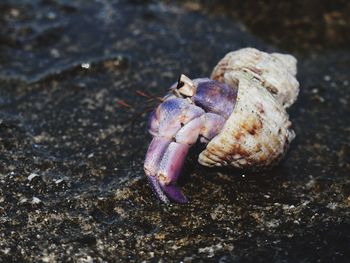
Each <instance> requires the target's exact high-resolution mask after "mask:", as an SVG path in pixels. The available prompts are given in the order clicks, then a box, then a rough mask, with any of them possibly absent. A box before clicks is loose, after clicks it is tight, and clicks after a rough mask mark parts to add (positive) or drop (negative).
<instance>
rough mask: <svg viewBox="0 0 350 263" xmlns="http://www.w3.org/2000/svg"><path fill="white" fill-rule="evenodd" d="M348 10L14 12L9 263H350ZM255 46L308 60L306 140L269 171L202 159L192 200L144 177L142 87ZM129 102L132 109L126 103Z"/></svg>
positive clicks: (267, 6)
mask: <svg viewBox="0 0 350 263" xmlns="http://www.w3.org/2000/svg"><path fill="white" fill-rule="evenodd" d="M349 10H350V9H349V3H348V1H290V2H287V1H285V2H284V1H258V2H257V1H249V0H246V1H235V2H231V1H216V2H215V4H213V2H212V1H184V2H181V4H174V3H173V2H171V1H161V2H158V1H106V0H95V1H85V0H80V1H67V0H34V1H32V0H27V1H25V0H23V1H10V0H5V1H1V3H0V13H1V16H0V260H1V261H2V262H113V261H115V262H120V261H132V262H141V261H143V260H146V261H152V262H158V261H162V262H169V261H175V262H180V261H183V262H201V261H205V262H207V261H212V262H243V261H244V262H245V261H250V262H271V261H272V262H316V261H319V262H331V261H333V262H341V261H343V262H346V261H347V260H348V259H349V257H350V250H349V247H350V215H349V214H350V212H349V207H350V179H349V171H350V159H349V154H350V139H349V138H350V122H349V116H350V107H349V100H350V98H349V90H350V86H349V85H350V78H349V76H350V49H349V47H350V39H349V36H350V34H349V31H350V24H349V16H348V14H349ZM246 46H252V47H256V48H259V49H262V50H265V51H279V52H289V53H292V54H293V55H295V56H296V57H297V58H298V61H299V64H298V72H299V73H298V79H299V80H300V83H301V93H300V96H299V99H298V101H297V103H296V104H295V105H294V106H293V107H292V109H291V111H290V115H291V119H292V121H293V125H294V128H295V130H296V133H297V139H296V140H295V142H294V143H293V145H292V147H291V149H290V151H289V152H288V154H287V156H286V158H285V160H284V161H283V162H282V163H281V164H280V165H279V166H278V167H276V168H275V169H273V170H272V171H269V172H264V173H256V174H245V173H242V172H240V171H232V170H213V169H207V168H205V167H201V166H200V165H198V164H197V163H196V157H195V155H193V156H191V157H190V158H189V161H188V162H187V164H186V166H185V169H184V172H183V174H184V176H183V178H182V180H181V182H180V183H181V185H182V188H183V189H184V192H185V193H186V195H187V196H188V197H189V198H190V199H191V201H190V203H189V204H187V205H176V204H173V205H162V204H160V203H159V202H158V201H157V200H156V198H155V197H154V195H153V194H152V191H151V189H150V187H149V186H148V184H147V181H146V179H145V177H144V173H143V168H142V166H143V158H144V154H145V152H146V149H147V146H148V143H149V141H150V136H149V135H148V134H147V132H146V119H147V109H150V108H152V107H154V106H155V103H149V102H147V100H146V99H145V98H143V97H141V96H138V95H137V94H136V91H137V90H142V91H145V92H147V93H150V94H154V95H163V94H164V93H165V92H166V90H167V88H168V87H169V85H171V84H172V83H173V82H174V81H175V80H176V79H177V76H178V75H179V74H180V73H186V74H187V75H189V76H191V77H199V76H208V75H209V74H210V72H211V69H212V68H213V66H214V65H215V64H216V62H217V61H218V60H219V59H220V58H221V57H222V56H223V55H224V54H225V53H227V52H229V51H231V50H235V49H238V48H241V47H246ZM120 102H125V103H127V104H128V105H130V107H122V106H121V105H120Z"/></svg>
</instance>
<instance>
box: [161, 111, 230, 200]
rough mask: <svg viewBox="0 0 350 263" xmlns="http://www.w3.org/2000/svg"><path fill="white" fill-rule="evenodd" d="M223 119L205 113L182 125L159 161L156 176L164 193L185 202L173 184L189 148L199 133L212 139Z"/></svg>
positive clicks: (220, 126)
mask: <svg viewBox="0 0 350 263" xmlns="http://www.w3.org/2000/svg"><path fill="white" fill-rule="evenodd" d="M224 122H225V119H224V118H223V117H221V116H219V115H217V114H213V113H206V114H203V115H202V116H200V117H198V118H195V119H193V120H192V121H190V122H188V123H187V124H186V125H185V126H184V127H182V128H181V129H180V130H179V131H178V133H177V134H176V136H175V142H171V143H170V144H169V147H168V148H167V150H166V151H165V153H164V156H163V158H162V160H161V162H160V165H159V170H158V172H157V177H158V180H159V184H160V187H161V188H162V189H163V190H164V192H165V194H166V195H167V196H168V197H169V198H170V199H172V200H174V201H176V202H178V203H185V202H187V198H186V197H185V196H184V195H183V193H182V192H181V190H180V189H179V188H178V187H177V186H176V185H175V183H176V181H177V179H178V177H179V175H180V171H181V169H182V166H183V164H184V161H185V158H186V155H187V153H188V150H189V148H190V147H191V145H193V144H194V143H195V142H196V141H197V139H198V137H199V136H200V135H202V136H205V138H206V139H207V140H210V139H212V138H213V137H214V136H215V135H217V134H218V132H219V131H220V130H221V128H222V126H223V125H224Z"/></svg>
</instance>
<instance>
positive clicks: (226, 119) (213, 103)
mask: <svg viewBox="0 0 350 263" xmlns="http://www.w3.org/2000/svg"><path fill="white" fill-rule="evenodd" d="M295 76H296V59H295V58H294V57H293V56H291V55H285V54H279V53H271V54H268V53H265V52H261V51H259V50H256V49H253V48H244V49H240V50H238V51H235V52H230V53H228V54H227V55H226V56H225V57H224V58H223V59H222V60H221V61H220V62H219V63H218V65H217V66H216V67H215V68H214V70H213V72H212V75H211V79H208V78H197V79H193V80H191V79H189V78H188V77H186V76H185V75H181V76H180V78H179V80H178V82H177V83H175V84H174V85H173V86H172V87H171V88H170V91H169V93H168V95H166V96H165V97H164V100H163V102H162V103H161V104H160V105H159V106H158V107H157V108H156V109H155V110H154V111H153V112H152V113H151V116H150V118H149V132H150V133H151V135H152V136H153V140H152V142H151V144H150V146H149V148H148V151H147V154H146V159H145V163H144V170H145V173H146V175H147V177H148V179H149V181H150V183H151V185H152V187H153V189H154V191H155V193H156V195H157V196H158V198H159V199H160V200H161V201H163V202H169V199H170V200H172V201H175V202H178V203H186V202H187V198H186V197H185V196H184V194H183V193H182V191H181V190H180V189H179V188H178V187H177V186H176V181H177V179H178V177H179V175H180V172H181V169H182V166H183V163H184V161H185V158H186V155H187V153H188V151H189V148H190V147H191V146H192V145H193V144H195V143H196V142H197V141H199V142H201V143H204V144H205V145H206V148H205V149H204V150H203V151H202V152H201V153H200V154H199V157H198V162H199V163H200V164H202V165H205V166H209V167H212V166H231V167H234V168H240V169H249V170H259V169H264V168H266V167H269V166H272V165H273V164H275V163H277V162H278V161H279V160H280V159H281V158H282V157H283V155H284V154H285V152H286V150H287V148H288V145H289V144H290V142H291V141H292V140H293V139H294V137H295V133H294V131H293V130H291V122H290V121H289V116H288V114H287V112H286V108H287V107H289V106H290V105H292V104H293V102H294V101H295V100H296V98H297V96H298V92H299V83H298V81H297V80H296V78H295Z"/></svg>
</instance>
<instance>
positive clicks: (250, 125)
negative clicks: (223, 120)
mask: <svg viewBox="0 0 350 263" xmlns="http://www.w3.org/2000/svg"><path fill="white" fill-rule="evenodd" d="M262 126H263V124H262V121H261V120H260V119H255V118H254V119H253V118H252V119H248V120H247V121H246V122H244V123H243V124H242V126H241V127H242V128H243V129H244V130H246V131H247V132H248V133H249V134H251V135H255V134H257V133H258V132H259V131H260V130H261V128H262Z"/></svg>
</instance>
